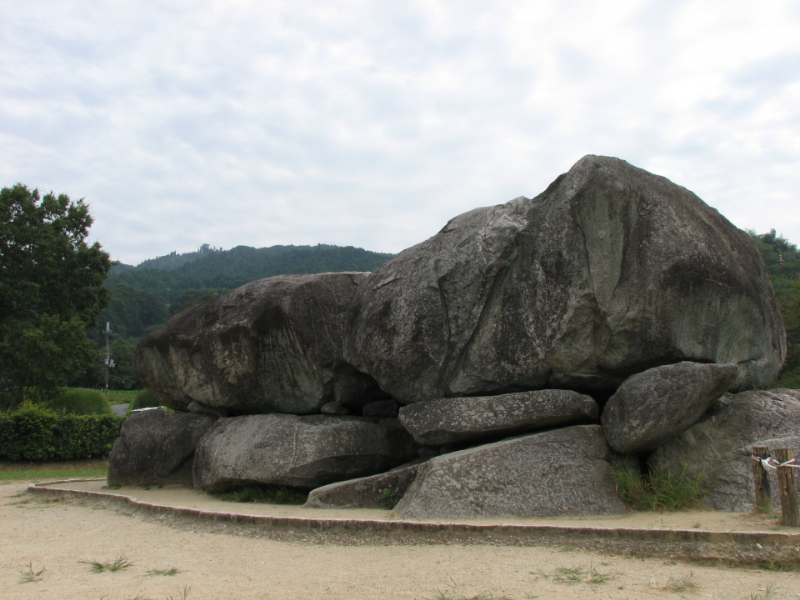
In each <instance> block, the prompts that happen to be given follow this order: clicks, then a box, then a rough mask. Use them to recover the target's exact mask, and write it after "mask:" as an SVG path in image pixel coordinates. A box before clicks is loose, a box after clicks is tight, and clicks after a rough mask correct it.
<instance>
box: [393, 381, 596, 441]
mask: <svg viewBox="0 0 800 600" xmlns="http://www.w3.org/2000/svg"><path fill="white" fill-rule="evenodd" d="M599 414H600V409H599V407H598V406H597V402H595V401H594V399H593V398H591V397H590V396H585V395H584V394H579V393H578V392H573V391H570V390H539V391H534V392H517V393H513V394H500V395H498V396H477V397H472V398H441V399H439V400H428V401H427V402H417V403H415V404H410V405H408V406H404V407H403V408H401V409H400V417H399V418H400V422H401V423H402V424H403V427H405V428H406V429H407V430H408V431H409V432H411V435H413V436H414V439H415V440H416V441H417V442H419V443H420V444H426V445H430V446H442V445H445V444H454V443H458V442H465V441H468V440H479V439H481V438H491V437H494V438H497V437H500V436H509V435H514V434H517V433H523V432H526V431H534V430H536V429H545V428H547V427H554V426H556V425H575V424H579V423H591V422H593V421H594V422H596V421H597V419H598V416H599Z"/></svg>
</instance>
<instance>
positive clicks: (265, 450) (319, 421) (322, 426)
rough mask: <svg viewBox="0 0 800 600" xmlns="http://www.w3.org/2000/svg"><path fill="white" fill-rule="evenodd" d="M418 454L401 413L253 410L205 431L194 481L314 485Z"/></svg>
mask: <svg viewBox="0 0 800 600" xmlns="http://www.w3.org/2000/svg"><path fill="white" fill-rule="evenodd" d="M415 455H416V445H415V444H414V442H413V440H412V439H411V436H410V435H409V434H408V433H407V432H406V431H405V430H404V429H403V428H402V427H401V426H400V424H399V423H397V420H396V419H384V420H378V419H366V418H361V417H332V416H326V415H310V416H305V417H298V416H295V415H280V414H271V415H249V416H244V417H234V418H230V419H220V420H219V421H217V422H216V424H215V425H214V427H213V428H212V429H210V430H209V432H208V433H207V434H206V435H205V436H204V437H203V439H202V440H201V441H200V443H199V444H198V447H197V453H196V455H195V461H194V467H193V468H194V485H195V487H199V488H202V489H204V490H210V491H224V490H227V489H232V488H236V487H238V486H241V485H247V484H253V483H259V484H267V485H288V486H292V487H297V488H304V489H312V488H316V487H320V486H323V485H327V484H329V483H333V482H335V481H343V480H346V479H353V478H356V477H364V476H367V475H373V474H375V473H381V472H383V471H386V470H388V469H391V468H392V467H395V466H397V465H400V464H402V463H404V462H407V461H408V460H410V459H411V458H412V457H414V456H415Z"/></svg>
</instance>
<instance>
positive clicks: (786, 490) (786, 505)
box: [772, 448, 800, 527]
mask: <svg viewBox="0 0 800 600" xmlns="http://www.w3.org/2000/svg"><path fill="white" fill-rule="evenodd" d="M792 454H793V453H792V451H791V450H787V449H780V450H778V449H777V448H776V449H775V450H774V451H773V452H772V456H773V457H774V458H775V460H777V461H778V462H779V463H786V462H789V461H790V460H792V458H794V457H793V456H792ZM794 471H795V470H794V469H793V468H792V467H789V466H786V467H778V487H779V488H780V490H781V511H782V512H783V518H782V519H781V525H789V526H790V527H800V507H798V504H797V487H796V486H795V483H794Z"/></svg>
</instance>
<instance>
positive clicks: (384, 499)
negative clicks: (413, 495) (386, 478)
mask: <svg viewBox="0 0 800 600" xmlns="http://www.w3.org/2000/svg"><path fill="white" fill-rule="evenodd" d="M401 499H402V496H398V495H397V494H395V493H394V492H393V491H392V490H383V491H382V492H381V504H383V507H384V508H385V509H386V510H392V509H393V508H394V507H395V506H397V503H398V502H400V500H401Z"/></svg>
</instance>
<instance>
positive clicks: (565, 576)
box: [553, 563, 613, 585]
mask: <svg viewBox="0 0 800 600" xmlns="http://www.w3.org/2000/svg"><path fill="white" fill-rule="evenodd" d="M612 578H613V576H612V575H611V574H610V573H601V572H600V571H598V570H597V569H596V568H595V566H594V563H590V564H589V568H588V569H584V568H583V567H576V568H573V569H567V568H560V569H556V572H555V575H553V581H558V582H559V583H573V584H574V583H589V584H593V585H594V584H599V583H607V582H608V581H609V580H611V579H612Z"/></svg>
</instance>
